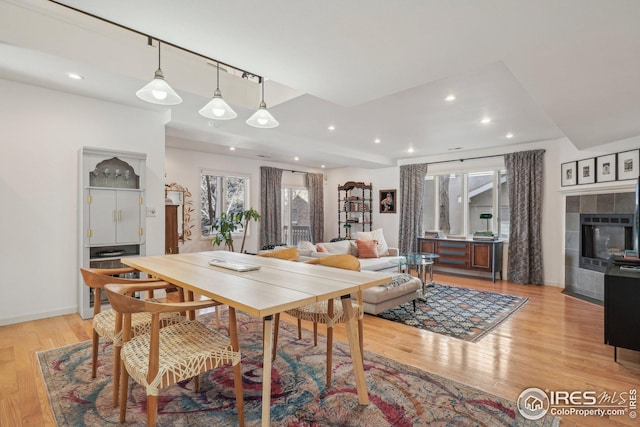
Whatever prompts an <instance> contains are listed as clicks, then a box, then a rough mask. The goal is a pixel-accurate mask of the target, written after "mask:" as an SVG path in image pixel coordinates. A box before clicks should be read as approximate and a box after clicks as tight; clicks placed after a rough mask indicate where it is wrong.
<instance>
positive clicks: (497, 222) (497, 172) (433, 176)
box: [423, 167, 509, 241]
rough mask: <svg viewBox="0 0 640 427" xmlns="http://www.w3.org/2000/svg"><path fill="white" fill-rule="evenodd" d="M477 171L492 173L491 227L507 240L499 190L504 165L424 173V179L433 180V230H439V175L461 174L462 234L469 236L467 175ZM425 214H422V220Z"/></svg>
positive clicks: (425, 208)
mask: <svg viewBox="0 0 640 427" xmlns="http://www.w3.org/2000/svg"><path fill="white" fill-rule="evenodd" d="M478 172H492V173H493V190H492V191H493V196H492V203H493V206H492V210H493V212H494V215H493V218H492V219H491V229H492V230H496V231H497V232H498V236H499V238H500V239H501V240H503V241H508V239H509V236H508V235H505V234H504V233H503V230H502V227H501V224H502V212H501V211H502V209H501V208H502V204H501V203H502V200H501V199H502V197H501V191H500V177H501V175H502V174H504V175H505V177H506V170H505V168H504V167H489V168H473V169H470V170H455V171H444V170H442V171H434V172H432V173H427V175H425V177H424V180H425V181H429V180H433V181H434V198H433V206H432V209H433V212H432V214H433V221H434V230H440V215H439V212H438V209H439V208H438V207H439V205H440V200H439V198H440V194H439V191H438V188H439V186H440V177H441V176H446V175H452V174H456V175H462V195H461V197H462V198H463V200H465V203H464V204H463V207H462V209H463V234H464V235H465V236H467V237H469V236H471V234H472V233H473V231H471V230H470V229H469V228H470V218H469V200H468V199H469V175H470V174H475V173H478ZM426 202H427V201H426V200H425V203H424V204H423V208H424V210H425V212H426V211H427V209H428V208H429V206H427V203H426ZM425 217H426V215H423V221H424V219H425Z"/></svg>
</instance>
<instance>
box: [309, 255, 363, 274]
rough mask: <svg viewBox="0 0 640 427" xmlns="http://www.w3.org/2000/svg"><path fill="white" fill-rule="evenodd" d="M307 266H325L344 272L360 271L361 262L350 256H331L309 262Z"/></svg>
mask: <svg viewBox="0 0 640 427" xmlns="http://www.w3.org/2000/svg"><path fill="white" fill-rule="evenodd" d="M307 264H317V265H325V266H327V267H335V268H342V269H343V270H354V271H360V261H358V258H356V257H354V256H353V255H349V254H338V255H329V256H324V257H321V258H314V259H312V260H310V261H307Z"/></svg>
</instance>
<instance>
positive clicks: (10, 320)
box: [0, 306, 78, 326]
mask: <svg viewBox="0 0 640 427" xmlns="http://www.w3.org/2000/svg"><path fill="white" fill-rule="evenodd" d="M77 312H78V307H77V306H73V307H67V308H61V309H59V310H51V311H45V312H42V313H33V314H27V315H24V316H15V317H4V318H0V326H6V325H14V324H16V323H22V322H29V321H31V320H40V319H47V318H49V317H55V316H63V315H65V314H73V313H77Z"/></svg>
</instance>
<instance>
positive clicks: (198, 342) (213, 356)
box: [105, 284, 244, 426]
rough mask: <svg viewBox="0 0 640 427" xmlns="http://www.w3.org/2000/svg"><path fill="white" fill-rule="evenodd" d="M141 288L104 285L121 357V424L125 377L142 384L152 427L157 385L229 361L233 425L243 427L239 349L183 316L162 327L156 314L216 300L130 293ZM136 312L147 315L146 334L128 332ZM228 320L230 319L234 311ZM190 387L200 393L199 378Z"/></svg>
mask: <svg viewBox="0 0 640 427" xmlns="http://www.w3.org/2000/svg"><path fill="white" fill-rule="evenodd" d="M140 289H141V287H140V286H138V285H123V284H120V285H118V284H107V285H106V286H105V290H106V292H107V297H108V298H109V302H110V303H111V306H112V307H113V309H114V310H115V311H116V312H117V313H118V316H117V318H116V319H117V321H116V329H117V330H118V331H122V351H121V352H122V359H121V360H122V366H123V368H124V369H123V371H122V376H121V378H120V384H119V386H120V422H121V423H123V422H125V419H126V413H127V393H128V383H129V376H130V377H131V378H132V379H133V380H134V381H136V382H137V383H138V384H140V385H142V386H143V387H145V389H146V394H147V405H146V406H147V426H155V425H156V422H157V418H158V394H159V390H160V389H162V388H165V387H167V386H170V385H172V384H176V383H178V382H180V381H185V380H188V379H190V378H198V377H199V375H200V374H201V373H203V372H207V371H210V370H212V369H214V368H217V367H219V366H222V365H227V364H231V365H232V366H233V380H234V388H235V397H236V407H237V410H238V424H239V425H240V426H244V400H243V395H242V368H241V365H240V358H241V355H240V350H239V349H237V348H236V349H234V348H233V345H232V344H231V340H230V339H229V338H228V337H226V336H223V335H222V334H220V333H219V332H217V331H214V330H212V329H209V328H207V327H206V326H205V325H204V324H202V323H200V322H198V321H192V320H185V321H183V322H180V323H175V324H172V325H168V326H164V327H161V326H162V325H161V317H160V316H161V315H163V314H167V313H180V312H185V311H186V312H189V311H195V310H199V309H203V308H208V307H213V306H215V305H218V304H219V303H218V302H216V301H213V300H207V301H186V302H178V303H161V302H155V301H151V300H139V299H136V298H133V297H131V295H132V294H133V293H134V292H137V291H138V290H140ZM229 310H235V309H233V308H230V309H229ZM141 313H146V314H148V315H149V316H151V322H150V325H151V329H150V333H149V334H141V335H136V336H133V330H132V317H133V316H134V315H136V314H141ZM233 313H234V314H235V311H234V312H233ZM232 319H235V315H234V316H233V317H232ZM231 322H234V321H233V320H231ZM229 329H230V332H231V334H236V332H235V331H236V328H235V325H234V326H233V327H230V328H229ZM236 338H237V335H236ZM195 390H196V391H199V382H196V383H195Z"/></svg>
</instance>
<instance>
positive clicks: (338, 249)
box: [322, 240, 351, 254]
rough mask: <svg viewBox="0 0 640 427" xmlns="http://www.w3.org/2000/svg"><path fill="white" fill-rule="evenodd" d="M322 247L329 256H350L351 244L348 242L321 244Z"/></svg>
mask: <svg viewBox="0 0 640 427" xmlns="http://www.w3.org/2000/svg"><path fill="white" fill-rule="evenodd" d="M322 246H324V248H325V249H326V250H327V252H329V253H331V254H350V253H351V242H350V241H349V240H340V241H338V242H323V243H322Z"/></svg>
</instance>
